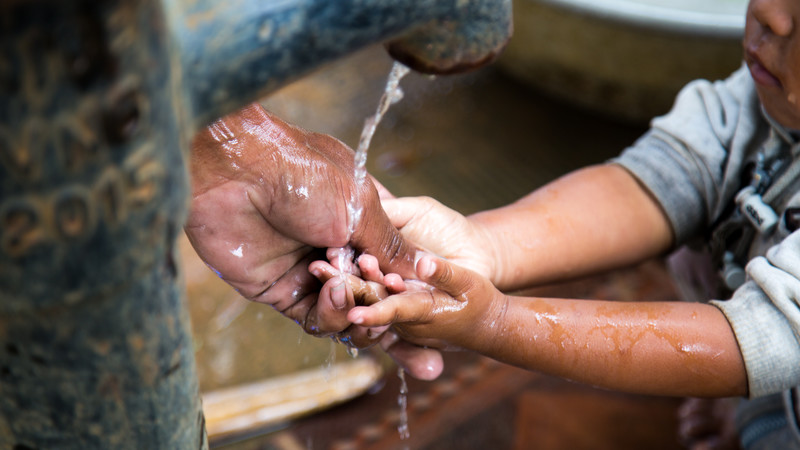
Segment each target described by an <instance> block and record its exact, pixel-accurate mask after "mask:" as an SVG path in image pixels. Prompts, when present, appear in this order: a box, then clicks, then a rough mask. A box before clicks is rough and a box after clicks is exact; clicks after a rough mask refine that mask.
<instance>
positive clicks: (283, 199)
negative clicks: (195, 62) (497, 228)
mask: <svg viewBox="0 0 800 450" xmlns="http://www.w3.org/2000/svg"><path fill="white" fill-rule="evenodd" d="M191 175H192V204H191V207H190V213H189V218H188V221H187V224H186V227H185V230H186V234H187V236H188V237H189V239H190V241H191V243H192V245H193V246H194V248H195V250H196V251H197V253H198V255H199V256H200V257H201V258H202V259H203V260H204V261H205V262H206V263H207V264H208V265H209V266H210V267H211V268H212V269H213V270H214V271H215V272H216V273H217V274H218V275H219V276H220V277H221V278H222V279H224V280H225V281H226V282H228V283H229V284H230V285H231V286H233V287H234V288H236V289H237V290H238V291H239V293H241V294H242V296H244V297H245V298H248V299H250V300H253V301H258V302H262V303H266V304H269V305H272V306H273V307H274V308H275V309H277V310H278V311H280V312H281V313H283V314H284V315H286V316H288V317H290V318H292V319H294V320H295V321H297V322H298V323H299V324H301V326H303V328H304V329H305V330H306V331H307V332H309V333H313V334H318V335H320V334H326V333H333V332H337V331H341V329H339V328H337V326H339V324H340V323H341V322H346V321H345V320H343V318H344V317H345V314H346V311H345V310H339V309H335V308H333V305H332V304H331V303H330V302H326V301H322V302H318V297H319V289H320V287H321V285H320V283H319V281H317V280H316V278H314V277H313V276H312V275H311V274H310V273H309V272H308V264H309V263H310V262H311V261H314V260H316V259H320V258H322V257H323V256H324V250H320V249H324V248H328V247H342V246H345V245H346V244H348V242H349V244H350V245H352V246H353V247H355V248H357V249H358V250H360V251H368V252H370V253H372V254H375V255H380V264H381V266H382V267H383V268H384V269H385V270H386V271H393V272H400V273H407V274H409V273H413V262H414V259H413V255H414V252H415V249H414V248H412V247H411V246H410V245H409V244H407V243H406V242H405V241H404V240H403V238H402V236H401V235H400V234H399V233H398V232H397V230H396V229H395V228H394V227H393V226H392V225H391V223H390V222H389V220H388V218H387V217H386V215H385V214H384V213H383V210H382V208H381V206H380V199H379V193H378V191H377V190H376V184H374V183H373V182H371V179H369V178H368V179H366V180H365V181H364V182H363V183H360V184H358V185H357V184H356V182H355V180H354V178H353V152H352V151H351V150H350V149H349V148H347V146H345V145H344V144H343V143H341V142H340V141H338V140H336V139H334V138H332V137H330V136H326V135H322V134H317V133H310V132H308V131H305V130H302V129H300V128H297V127H293V126H291V125H289V124H287V123H285V122H283V121H281V120H280V119H278V118H276V117H274V116H272V115H271V114H270V113H268V112H267V111H265V110H264V109H263V108H262V107H261V106H260V105H257V104H253V105H251V106H249V107H247V108H245V109H243V110H242V111H240V112H238V113H236V114H233V115H230V116H228V117H225V118H223V119H221V120H219V121H217V122H214V123H213V124H211V125H209V126H208V127H206V128H205V129H204V130H202V131H201V132H200V133H198V135H197V136H196V137H195V139H194V141H193V143H192V155H191ZM381 192H382V193H383V195H386V193H385V190H382V191H381ZM351 199H355V201H356V202H357V203H358V204H360V205H361V206H362V208H363V212H362V215H361V220H360V222H359V223H358V226H357V227H356V228H355V230H354V232H353V233H352V235H351V234H350V233H349V230H348V213H347V203H348V202H349V201H350V200H351ZM326 298H327V297H326ZM346 323H347V324H348V325H349V322H346ZM411 354H413V355H416V359H415V358H411V357H409V358H408V359H407V360H406V361H405V363H406V364H409V365H412V366H415V367H416V366H418V367H419V371H421V372H426V371H428V368H429V366H437V362H436V361H437V359H436V358H434V359H433V362H430V363H426V362H425V361H424V360H426V358H427V356H425V355H426V354H425V353H424V352H422V353H416V354H415V353H414V351H411ZM420 358H421V359H422V360H423V361H420ZM438 361H439V362H438V367H439V372H441V357H439V358H438ZM436 375H438V373H437V374H436Z"/></svg>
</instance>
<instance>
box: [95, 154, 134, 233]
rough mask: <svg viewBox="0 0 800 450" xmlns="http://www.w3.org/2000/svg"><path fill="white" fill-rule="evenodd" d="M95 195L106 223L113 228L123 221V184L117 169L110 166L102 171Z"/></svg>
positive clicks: (124, 215)
mask: <svg viewBox="0 0 800 450" xmlns="http://www.w3.org/2000/svg"><path fill="white" fill-rule="evenodd" d="M96 195H97V200H98V203H99V206H100V207H101V208H102V209H103V218H104V219H105V222H106V223H108V224H109V225H110V226H111V227H115V226H117V225H119V224H120V223H122V222H123V221H124V220H125V218H126V217H127V214H126V213H127V210H126V205H125V184H124V182H123V179H122V173H121V172H120V171H119V169H117V168H116V167H113V166H112V167H107V168H106V169H105V170H104V171H103V174H102V175H100V179H99V180H98V181H97V188H96Z"/></svg>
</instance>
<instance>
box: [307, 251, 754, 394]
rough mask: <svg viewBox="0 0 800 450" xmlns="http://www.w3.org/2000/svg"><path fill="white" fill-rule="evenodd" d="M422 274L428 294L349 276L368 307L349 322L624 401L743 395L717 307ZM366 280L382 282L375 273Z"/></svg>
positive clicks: (470, 275) (440, 267) (440, 268)
mask: <svg viewBox="0 0 800 450" xmlns="http://www.w3.org/2000/svg"><path fill="white" fill-rule="evenodd" d="M311 267H312V268H313V271H315V272H316V273H317V274H318V275H319V276H320V279H321V280H323V281H328V282H331V280H334V279H336V278H337V277H339V276H340V274H339V273H338V272H337V271H336V270H335V269H334V268H333V267H332V266H329V265H326V264H325V263H323V262H319V261H318V262H314V263H313V264H312V266H311ZM374 267H377V265H375V266H374ZM417 272H418V278H419V280H420V281H422V282H424V283H425V284H422V283H420V282H419V281H413V282H408V281H406V282H405V283H404V282H403V281H402V280H401V277H399V276H397V275H393V274H388V275H386V276H385V277H383V280H382V281H383V284H384V285H386V287H387V290H386V291H385V292H384V291H382V290H381V289H379V288H376V287H375V286H374V285H375V284H378V283H369V282H366V281H364V280H361V279H357V278H355V277H352V276H350V277H349V278H348V281H349V283H350V288H351V289H352V293H351V292H348V295H355V296H356V297H357V298H359V297H360V299H359V301H358V303H362V304H364V305H370V306H360V307H356V308H353V309H352V310H351V311H350V313H349V314H348V318H349V319H350V320H352V321H353V322H354V323H358V324H361V325H365V326H373V327H380V326H386V325H392V327H393V329H394V330H396V331H397V333H398V334H399V335H400V336H402V337H404V338H405V339H407V340H409V341H411V342H416V343H418V344H420V345H426V346H432V347H436V348H443V349H446V348H453V347H457V348H463V349H468V350H472V351H476V352H479V353H481V354H483V355H486V356H489V357H492V358H494V359H497V360H499V361H503V362H506V363H509V364H514V365H517V366H519V367H523V368H527V369H531V370H536V371H541V372H545V373H548V374H551V375H556V376H561V377H565V378H568V379H572V380H576V381H581V382H585V383H589V384H592V385H597V386H602V387H606V388H610V389H616V390H621V391H625V392H632V393H642V394H655V395H682V396H729V395H742V394H744V379H742V378H740V377H735V376H734V377H730V374H736V373H741V375H742V376H743V373H744V372H743V367H741V364H742V362H741V356H740V354H739V350H738V347H737V346H736V343H735V340H733V339H732V338H733V336H732V334H731V333H721V334H717V333H716V332H715V331H718V330H720V327H727V322H726V320H725V318H724V317H723V316H722V313H721V312H720V311H719V310H718V309H717V308H715V307H713V306H710V305H704V304H693V303H683V302H674V303H673V302H650V303H621V302H609V301H594V300H567V299H548V298H533V297H516V296H509V295H505V294H503V293H502V292H500V291H498V290H497V289H496V288H495V287H494V285H492V283H491V282H489V280H487V279H486V278H484V277H481V276H480V275H478V274H476V273H474V272H472V271H470V270H468V269H465V268H462V267H459V266H457V265H455V264H452V263H449V262H447V261H445V260H442V259H439V258H436V257H434V256H432V255H426V256H423V257H422V258H420V259H419V261H418V263H417ZM362 276H363V277H364V278H372V279H376V280H377V279H381V274H379V273H377V274H376V273H375V272H372V273H370V271H362ZM390 277H391V279H390ZM403 283H404V284H403ZM387 293H394V295H390V296H388V297H384V295H386V294H387ZM724 330H725V328H722V330H721V331H724Z"/></svg>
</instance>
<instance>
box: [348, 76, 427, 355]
mask: <svg viewBox="0 0 800 450" xmlns="http://www.w3.org/2000/svg"><path fill="white" fill-rule="evenodd" d="M410 71H411V69H409V68H408V67H406V66H405V65H403V64H401V63H399V62H395V63H394V65H393V66H392V70H391V72H389V79H388V80H387V81H386V87H385V88H384V90H383V95H381V99H380V101H379V102H378V109H377V111H375V114H374V115H372V116H370V117H368V118H367V120H366V121H364V128H362V130H361V137H360V138H359V140H358V148H357V149H356V153H355V156H354V157H353V163H354V164H353V165H354V168H353V178H354V180H355V185H356V186H360V185H361V184H362V183H363V182H364V179H365V178H366V177H367V168H366V165H367V151H368V150H369V144H370V142H372V136H373V135H374V134H375V130H377V128H378V124H380V122H381V120H382V119H383V116H384V115H385V114H386V111H388V110H389V107H390V106H392V105H394V104H395V103H397V102H399V101H400V100H402V99H403V90H402V89H401V88H400V80H402V79H403V77H404V76H406V74H407V73H408V72H410ZM362 212H363V208H362V206H361V205H360V204H359V202H358V199H357V198H356V197H355V191H354V192H353V193H352V194H351V196H350V201H348V202H347V219H348V220H347V230H348V240H349V238H350V237H352V235H353V233H354V232H355V230H356V227H357V226H358V222H359V221H360V220H361V214H362ZM354 257H355V250H353V248H352V247H350V246H347V247H343V248H340V249H339V252H338V255H337V260H338V263H339V271H340V273H341V274H342V280H343V281H344V276H345V273H353V265H354ZM347 353H348V354H349V355H350V356H351V357H353V358H356V357H358V349H356V348H354V347H350V346H348V347H347Z"/></svg>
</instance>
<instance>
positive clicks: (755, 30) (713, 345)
mask: <svg viewBox="0 0 800 450" xmlns="http://www.w3.org/2000/svg"><path fill="white" fill-rule="evenodd" d="M798 24H800V2H797V1H796V0H751V1H750V3H749V5H748V10H747V17H746V29H745V37H744V40H743V45H744V50H745V61H746V62H747V65H748V67H749V69H750V72H751V74H752V76H753V79H754V81H755V83H756V90H757V93H758V96H759V99H760V101H761V103H762V104H763V106H764V108H765V110H766V111H767V112H768V113H769V114H770V116H771V117H773V118H774V119H776V120H777V121H778V122H779V123H781V124H782V125H784V126H786V127H788V128H791V129H800V107H798V105H799V104H800V103H799V102H800V100H799V99H800V33H798V30H797V26H798ZM420 206H424V207H425V208H426V211H428V212H427V213H426V214H421V215H414V214H413V213H408V211H413V210H414V208H415V207H420ZM385 207H386V208H387V211H388V213H389V215H390V217H393V219H395V224H396V225H397V226H399V227H401V231H402V232H403V233H404V234H405V235H406V237H407V238H408V239H409V240H412V241H414V242H416V243H417V244H418V245H420V246H422V247H426V248H430V249H433V250H435V251H436V253H437V254H439V255H442V256H445V257H448V258H450V257H453V258H454V259H455V260H458V262H459V264H464V265H466V266H468V267H472V268H474V269H476V270H477V272H478V273H475V272H469V271H466V270H465V269H462V268H459V267H457V266H455V265H452V264H448V263H446V262H444V261H441V260H436V262H435V263H433V266H434V267H435V268H434V270H433V271H432V272H431V275H430V276H427V275H424V274H425V272H426V271H428V270H429V269H430V268H429V267H428V268H425V269H420V267H419V265H418V270H417V271H418V273H419V275H418V277H419V278H421V279H423V280H424V281H427V282H428V284H430V285H431V286H434V287H436V288H437V289H436V290H415V291H411V290H409V291H406V292H400V293H398V294H396V295H393V296H390V297H388V298H387V299H385V300H383V301H380V302H377V303H375V304H374V305H372V306H369V307H366V306H364V307H357V308H354V309H353V310H352V311H351V312H350V315H349V316H348V317H349V318H350V319H351V320H352V321H353V322H355V323H359V324H362V325H368V326H385V325H386V324H389V323H391V324H393V327H394V328H395V329H397V330H398V331H399V332H400V334H401V335H402V336H404V337H405V338H406V339H409V340H411V341H416V342H428V341H429V340H431V339H433V340H434V341H435V340H437V339H439V340H444V341H445V342H447V343H449V344H451V345H459V346H462V347H466V348H470V349H473V350H475V351H479V352H481V353H484V354H486V355H489V356H492V357H495V358H497V359H500V360H503V361H506V362H510V363H513V364H517V365H520V366H523V367H527V368H531V369H534V370H541V371H545V372H548V373H552V374H555V375H560V376H564V377H567V378H572V379H576V380H581V381H584V382H587V383H591V384H596V385H602V386H606V387H610V388H614V389H619V390H623V391H629V392H645V393H652V394H660V395H684V396H685V395H690V396H701V397H709V396H710V397H718V396H723V397H725V396H738V395H744V394H746V393H747V378H746V373H745V368H744V362H743V361H742V357H741V354H740V352H739V350H738V347H737V344H736V339H735V337H734V335H733V331H732V330H731V328H730V325H729V324H728V323H727V320H726V319H725V317H724V316H723V315H722V313H721V312H720V311H719V310H718V309H716V308H715V307H713V306H710V305H702V304H689V303H678V302H675V303H647V302H644V301H643V302H633V303H624V304H616V303H610V302H599V301H583V300H569V299H531V298H529V299H525V298H520V297H512V296H506V295H504V294H502V293H501V292H500V291H498V290H497V289H494V287H493V286H492V283H493V284H494V285H495V286H496V287H497V288H499V289H501V290H510V289H517V288H521V287H526V286H532V285H536V284H539V283H544V282H551V281H559V280H566V279H570V278H575V277H580V276H583V275H587V274H590V273H595V272H597V271H601V270H608V269H614V268H619V267H623V266H625V265H628V264H632V263H635V262H638V261H643V260H645V259H647V258H651V257H655V256H658V255H661V254H663V253H664V252H666V251H668V250H669V249H670V248H672V245H673V243H672V233H671V230H670V227H669V223H668V221H667V219H666V217H665V216H664V214H663V212H662V211H661V210H660V208H659V206H658V204H657V203H656V202H655V201H654V200H653V199H652V198H651V197H650V196H649V194H648V193H647V191H646V190H645V189H644V188H642V187H641V186H640V185H638V183H637V181H636V180H635V179H634V178H633V176H631V175H630V174H629V173H627V172H626V171H625V170H624V169H622V168H620V167H616V166H613V165H606V166H596V167H590V168H586V169H583V170H580V171H577V172H575V173H572V174H569V175H567V176H565V177H563V178H561V179H559V180H556V181H554V182H552V183H550V184H548V185H547V186H545V187H543V188H542V189H539V190H537V191H535V192H533V193H531V194H529V195H528V196H526V197H525V198H523V199H521V200H519V201H517V202H515V203H513V204H511V205H508V206H506V207H503V208H498V209H496V210H492V211H486V212H482V213H479V214H475V215H473V216H470V217H466V218H465V217H460V218H459V217H457V214H456V215H455V216H454V215H453V214H452V212H448V211H444V210H443V209H444V207H442V206H436V205H435V204H434V205H433V206H431V200H430V199H427V200H420V199H399V200H395V201H391V202H385ZM434 209H438V210H439V213H438V214H432V213H430V211H431V210H434ZM443 217H444V218H445V220H443V219H442V218H443ZM454 224H455V225H454ZM453 233H455V234H457V235H456V236H453ZM445 235H448V238H447V240H444V239H439V236H445ZM452 242H459V243H458V244H457V245H453V244H452ZM470 249H473V250H470ZM476 255H482V256H480V257H481V258H486V259H487V260H488V261H489V262H488V264H487V262H486V261H485V260H484V261H480V260H473V261H470V258H472V257H474V256H476ZM421 262H423V260H420V263H421ZM365 276H367V277H369V276H370V275H368V274H367V275H365ZM373 276H375V275H373ZM387 277H388V275H387ZM484 277H488V279H486V278H484ZM385 284H386V283H385ZM643 300H645V299H643ZM476 302H477V303H478V305H475V303H476ZM442 305H450V306H449V307H444V308H443V307H442ZM464 330H469V332H468V333H466V332H465V331H464Z"/></svg>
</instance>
